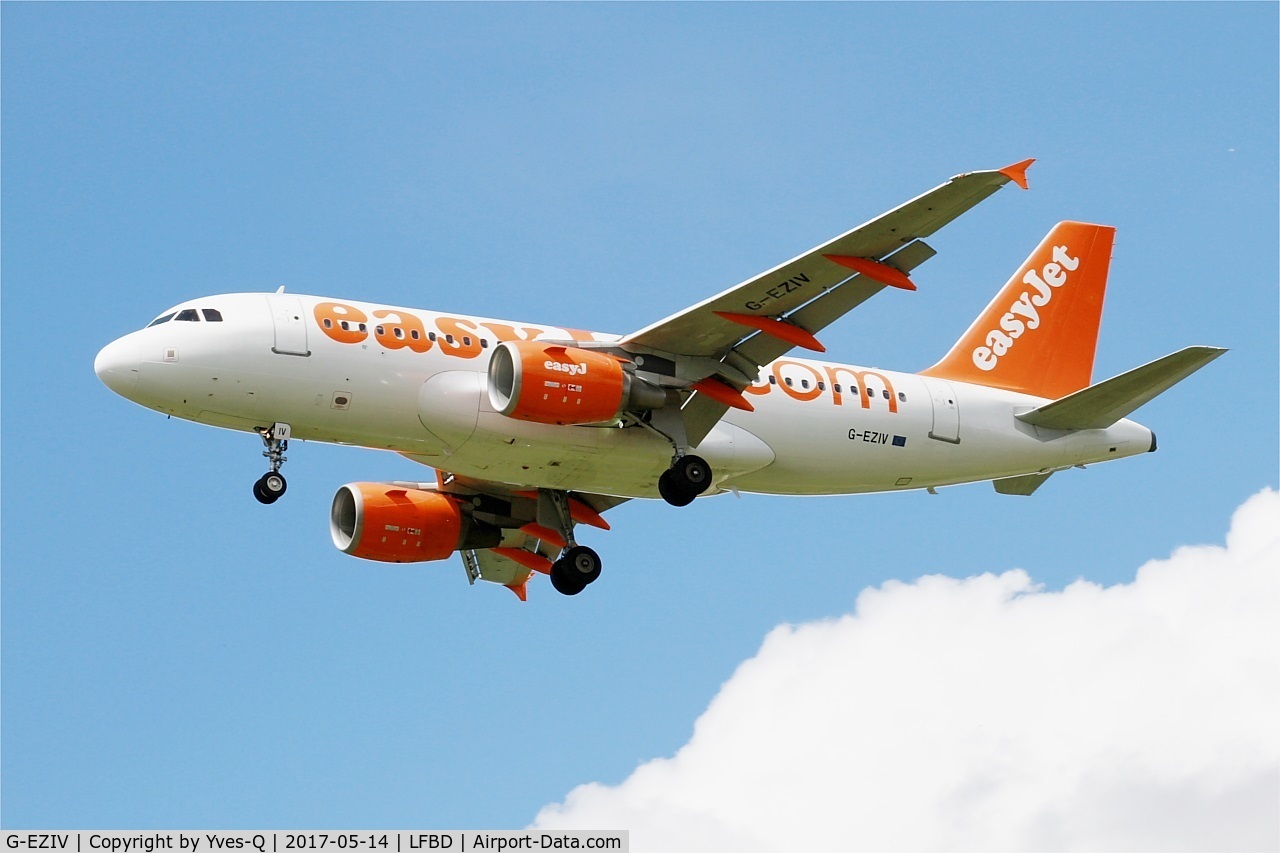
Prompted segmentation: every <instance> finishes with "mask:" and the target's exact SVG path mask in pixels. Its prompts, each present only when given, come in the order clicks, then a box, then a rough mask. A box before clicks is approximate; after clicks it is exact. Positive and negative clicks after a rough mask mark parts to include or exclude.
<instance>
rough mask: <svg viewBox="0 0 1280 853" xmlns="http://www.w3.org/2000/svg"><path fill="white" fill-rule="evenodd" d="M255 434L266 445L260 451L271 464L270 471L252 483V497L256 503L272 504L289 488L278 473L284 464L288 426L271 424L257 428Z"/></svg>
mask: <svg viewBox="0 0 1280 853" xmlns="http://www.w3.org/2000/svg"><path fill="white" fill-rule="evenodd" d="M257 432H258V435H260V436H262V443H263V444H264V445H266V448H267V449H266V450H264V451H262V455H263V456H265V457H267V461H268V462H270V463H271V470H269V471H267V473H265V474H263V475H262V476H261V477H259V478H258V479H257V481H255V482H254V484H253V496H254V497H255V498H257V499H258V503H263V504H273V503H275V502H276V501H278V500H280V497H281V495H283V494H284V491H285V489H287V488H288V487H289V484H288V483H286V482H285V479H284V475H283V474H281V473H280V466H281V465H283V464H284V462H285V455H284V452H285V451H286V450H288V449H289V425H288V424H272V425H271V426H269V427H259V428H258V430H257Z"/></svg>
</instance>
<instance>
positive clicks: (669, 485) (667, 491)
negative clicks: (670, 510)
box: [658, 471, 697, 506]
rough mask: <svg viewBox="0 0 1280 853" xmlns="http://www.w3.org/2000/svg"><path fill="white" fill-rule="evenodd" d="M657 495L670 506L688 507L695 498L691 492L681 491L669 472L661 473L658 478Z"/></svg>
mask: <svg viewBox="0 0 1280 853" xmlns="http://www.w3.org/2000/svg"><path fill="white" fill-rule="evenodd" d="M658 494H660V495H662V499H663V500H664V501H666V502H667V503H669V504H671V505H672V506H688V505H689V504H691V503H693V499H694V498H696V497H697V495H695V494H694V493H693V492H691V491H688V490H686V489H681V488H680V486H679V484H677V483H676V482H675V480H674V478H673V477H672V476H671V472H670V471H663V472H662V476H660V477H658Z"/></svg>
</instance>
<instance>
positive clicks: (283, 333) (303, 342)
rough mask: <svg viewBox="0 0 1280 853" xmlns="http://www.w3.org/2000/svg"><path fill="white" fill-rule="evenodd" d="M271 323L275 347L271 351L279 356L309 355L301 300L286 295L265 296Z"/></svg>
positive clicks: (273, 294)
mask: <svg viewBox="0 0 1280 853" xmlns="http://www.w3.org/2000/svg"><path fill="white" fill-rule="evenodd" d="M267 304H268V305H269V306H270V307H271V321H272V324H273V325H274V326H275V331H276V337H275V345H274V346H272V347H271V351H272V352H274V353H278V354H279V355H311V350H309V349H307V322H306V319H305V317H306V315H305V313H304V312H303V310H302V300H301V299H299V298H298V297H296V296H292V295H290V294H286V293H272V294H268V296H267Z"/></svg>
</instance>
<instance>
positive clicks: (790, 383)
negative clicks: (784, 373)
mask: <svg viewBox="0 0 1280 853" xmlns="http://www.w3.org/2000/svg"><path fill="white" fill-rule="evenodd" d="M783 381H785V382H786V383H787V387H788V388H790V387H791V386H792V385H793V384H794V383H792V381H791V377H790V376H788V377H787V378H786V379H785V380H783Z"/></svg>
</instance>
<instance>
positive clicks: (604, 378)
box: [489, 341, 666, 424]
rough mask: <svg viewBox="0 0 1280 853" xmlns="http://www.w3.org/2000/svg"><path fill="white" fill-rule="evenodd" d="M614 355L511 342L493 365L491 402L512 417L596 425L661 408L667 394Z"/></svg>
mask: <svg viewBox="0 0 1280 853" xmlns="http://www.w3.org/2000/svg"><path fill="white" fill-rule="evenodd" d="M624 364H625V362H624V361H623V360H621V359H618V358H615V357H614V356H612V355H606V354H605V353H601V352H594V351H592V350H585V349H579V348H578V347H570V346H564V345H562V344H546V343H538V342H536V341H506V342H504V343H502V344H499V345H498V347H497V348H496V349H495V350H494V351H493V358H492V359H491V360H490V361H489V402H490V403H492V404H493V407H494V408H495V409H497V410H498V411H499V412H501V413H502V414H504V415H506V416H507V417H509V418H515V419H516V420H521V421H534V422H535V423H541V424H595V423H602V422H605V421H611V420H613V419H614V418H616V417H617V416H618V415H620V414H621V413H622V412H626V411H648V410H650V409H660V408H662V406H663V404H664V403H666V394H665V392H664V391H663V390H662V389H661V388H659V387H658V386H656V385H653V384H651V383H649V382H646V381H645V380H643V379H640V378H638V377H636V376H635V374H634V373H633V372H632V371H630V370H627V369H625V367H624Z"/></svg>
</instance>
